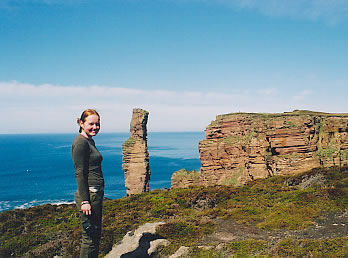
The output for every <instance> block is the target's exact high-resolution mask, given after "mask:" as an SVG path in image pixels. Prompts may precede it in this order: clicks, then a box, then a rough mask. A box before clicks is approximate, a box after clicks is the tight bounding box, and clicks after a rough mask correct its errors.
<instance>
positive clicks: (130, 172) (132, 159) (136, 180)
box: [122, 108, 151, 195]
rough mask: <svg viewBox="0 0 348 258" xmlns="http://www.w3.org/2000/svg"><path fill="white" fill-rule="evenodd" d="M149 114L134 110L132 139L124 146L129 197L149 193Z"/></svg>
mask: <svg viewBox="0 0 348 258" xmlns="http://www.w3.org/2000/svg"><path fill="white" fill-rule="evenodd" d="M148 116H149V112H148V111H145V110H143V109H140V108H135V109H133V115H132V120H131V123H130V137H129V138H128V140H127V141H125V142H124V143H123V144H122V152H123V164H122V169H123V170H124V177H125V186H126V189H127V195H131V194H138V193H143V192H148V191H149V181H150V174H151V173H150V165H149V152H148V149H147V128H146V125H147V120H148Z"/></svg>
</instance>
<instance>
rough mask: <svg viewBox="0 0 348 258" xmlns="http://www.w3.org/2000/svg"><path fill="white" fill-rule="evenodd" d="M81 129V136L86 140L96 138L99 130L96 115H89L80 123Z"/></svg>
mask: <svg viewBox="0 0 348 258" xmlns="http://www.w3.org/2000/svg"><path fill="white" fill-rule="evenodd" d="M80 126H81V128H82V131H81V134H82V135H83V136H85V137H86V138H91V137H92V136H96V135H97V134H98V132H99V130H100V119H99V116H97V115H90V116H88V117H87V118H86V121H85V122H82V121H81V122H80Z"/></svg>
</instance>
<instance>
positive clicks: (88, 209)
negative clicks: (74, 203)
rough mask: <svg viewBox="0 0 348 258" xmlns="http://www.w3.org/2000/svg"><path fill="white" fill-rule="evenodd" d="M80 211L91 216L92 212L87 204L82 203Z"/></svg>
mask: <svg viewBox="0 0 348 258" xmlns="http://www.w3.org/2000/svg"><path fill="white" fill-rule="evenodd" d="M81 211H82V213H84V214H86V215H87V216H88V215H91V214H92V210H91V205H90V204H89V203H84V204H82V205H81Z"/></svg>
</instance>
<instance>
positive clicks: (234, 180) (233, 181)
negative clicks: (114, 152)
mask: <svg viewBox="0 0 348 258" xmlns="http://www.w3.org/2000/svg"><path fill="white" fill-rule="evenodd" d="M243 171H244V168H243V167H239V168H238V169H237V170H234V171H233V173H232V175H229V176H228V177H226V178H225V179H224V180H223V182H222V184H223V185H232V186H235V185H238V178H239V177H240V176H242V175H243Z"/></svg>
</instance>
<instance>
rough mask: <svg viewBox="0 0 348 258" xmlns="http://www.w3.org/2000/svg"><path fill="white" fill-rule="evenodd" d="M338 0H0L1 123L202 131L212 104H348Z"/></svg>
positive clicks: (346, 19) (284, 107)
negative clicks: (82, 122)
mask: <svg viewBox="0 0 348 258" xmlns="http://www.w3.org/2000/svg"><path fill="white" fill-rule="evenodd" d="M347 93H348V1H345V0H327V1H325V0H229V1H228V0H152V1H147V0H103V1H97V0H84V1H83V0H59V1H58V0H1V1H0V108H1V110H2V111H3V112H2V114H3V117H4V118H5V120H6V122H5V123H3V124H2V126H1V127H0V133H43V132H45V133H59V132H62V133H63V132H75V131H76V130H77V125H76V123H75V119H76V118H77V117H78V116H79V115H80V113H81V112H82V110H84V109H85V108H96V109H97V110H98V111H99V112H100V113H101V116H102V129H103V130H104V131H105V132H118V131H128V130H129V122H130V119H131V113H132V109H133V108H134V107H140V108H144V109H146V110H148V111H149V112H150V117H149V124H148V127H149V130H150V131H203V130H204V128H205V127H206V126H207V125H208V124H209V123H210V121H211V120H214V119H215V116H216V115H219V114H223V113H231V112H239V111H241V112H272V113H273V112H284V111H291V110H294V109H309V110H317V111H325V112H339V113H347V112H348V104H347V103H348V102H347V101H346V99H347V95H348V94H347Z"/></svg>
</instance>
